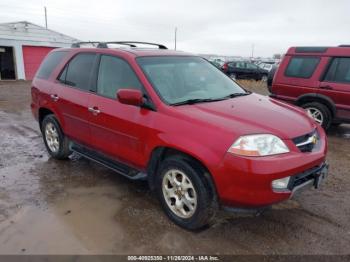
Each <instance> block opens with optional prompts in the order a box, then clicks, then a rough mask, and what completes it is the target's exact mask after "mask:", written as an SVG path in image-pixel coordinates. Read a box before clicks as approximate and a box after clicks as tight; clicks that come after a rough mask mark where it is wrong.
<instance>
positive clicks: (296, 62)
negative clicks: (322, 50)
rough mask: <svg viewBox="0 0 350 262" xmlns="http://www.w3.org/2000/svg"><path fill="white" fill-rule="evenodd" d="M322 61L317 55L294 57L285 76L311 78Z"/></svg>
mask: <svg viewBox="0 0 350 262" xmlns="http://www.w3.org/2000/svg"><path fill="white" fill-rule="evenodd" d="M319 62H320V59H319V58H317V57H293V58H292V59H291V60H290V61H289V64H288V67H287V69H286V71H285V76H289V77H297V78H310V77H311V76H312V74H313V73H314V72H315V69H316V67H317V65H318V63H319Z"/></svg>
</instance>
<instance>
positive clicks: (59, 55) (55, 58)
mask: <svg viewBox="0 0 350 262" xmlns="http://www.w3.org/2000/svg"><path fill="white" fill-rule="evenodd" d="M66 54H67V52H66V51H56V52H52V53H50V54H48V55H47V56H46V58H45V59H44V61H43V62H42V64H41V65H40V68H39V70H38V72H37V74H36V77H38V78H42V79H49V77H50V75H51V73H52V71H53V70H55V68H56V66H57V65H58V64H59V63H61V61H62V59H63V58H64V56H65V55H66Z"/></svg>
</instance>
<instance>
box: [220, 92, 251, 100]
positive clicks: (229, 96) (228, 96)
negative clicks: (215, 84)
mask: <svg viewBox="0 0 350 262" xmlns="http://www.w3.org/2000/svg"><path fill="white" fill-rule="evenodd" d="M250 94H251V92H246V93H232V94H229V95H227V96H225V97H223V98H222V99H228V98H234V97H238V96H247V95H250Z"/></svg>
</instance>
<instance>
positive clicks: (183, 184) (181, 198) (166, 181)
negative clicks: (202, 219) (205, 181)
mask: <svg viewBox="0 0 350 262" xmlns="http://www.w3.org/2000/svg"><path fill="white" fill-rule="evenodd" d="M162 191H163V196H164V199H165V202H166V203H167V205H168V207H169V208H170V210H171V211H172V212H173V213H174V214H175V215H177V216H179V217H181V218H190V217H192V216H193V214H194V213H195V212H196V208H197V202H198V200H197V193H196V190H195V189H194V186H193V184H192V182H191V180H190V179H189V178H188V176H186V174H185V173H184V172H182V171H180V170H178V169H170V170H169V171H167V172H166V174H165V175H164V177H163V182H162Z"/></svg>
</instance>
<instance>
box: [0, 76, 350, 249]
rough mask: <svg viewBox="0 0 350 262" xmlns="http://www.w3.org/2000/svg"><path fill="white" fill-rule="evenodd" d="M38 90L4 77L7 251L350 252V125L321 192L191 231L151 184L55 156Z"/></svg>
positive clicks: (2, 185)
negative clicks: (33, 107)
mask: <svg viewBox="0 0 350 262" xmlns="http://www.w3.org/2000/svg"><path fill="white" fill-rule="evenodd" d="M242 84H243V85H244V86H246V87H247V88H248V89H251V90H254V91H255V92H258V93H265V94H266V87H265V86H264V84H262V83H256V82H248V81H246V82H242ZM29 87H30V84H29V83H28V82H0V135H1V139H0V150H1V151H0V254H160V253H161V254H350V161H349V159H350V126H349V125H341V126H340V127H337V128H334V129H332V130H331V131H330V134H329V155H328V161H329V163H330V166H331V168H330V175H329V177H328V180H327V181H326V182H325V184H323V187H322V188H321V189H320V190H317V191H316V190H310V191H304V192H301V193H300V194H299V195H297V196H295V198H294V199H292V200H289V201H287V202H285V203H282V204H280V205H276V206H274V207H273V208H272V209H271V210H268V211H266V212H265V213H263V214H262V215H260V216H257V217H255V216H242V215H236V214H224V213H223V214H220V216H219V218H218V220H217V223H216V224H215V225H214V226H213V227H211V228H209V229H207V230H205V231H202V232H198V233H191V232H187V231H185V230H182V229H180V228H178V227H177V226H175V225H173V224H172V223H171V222H169V220H168V219H167V218H166V217H165V215H164V214H163V212H162V211H161V209H160V207H159V205H158V203H157V200H156V199H155V197H154V196H153V195H152V194H151V193H150V192H149V191H148V188H147V185H146V183H144V182H137V183H135V182H132V181H129V180H127V179H125V178H123V177H121V176H119V175H117V174H115V173H113V172H111V171H109V170H107V169H105V168H103V167H101V166H99V165H97V164H94V163H92V162H90V161H88V160H85V159H82V158H79V157H77V156H74V155H73V157H72V159H71V160H69V161H56V160H53V159H50V158H49V157H48V154H47V153H46V151H45V148H44V145H43V142H42V137H41V134H40V132H39V129H38V126H37V123H36V122H35V121H34V120H33V118H32V116H31V113H30V110H29V101H30V92H29V91H30V90H29Z"/></svg>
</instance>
